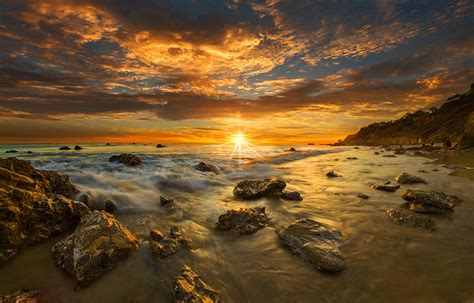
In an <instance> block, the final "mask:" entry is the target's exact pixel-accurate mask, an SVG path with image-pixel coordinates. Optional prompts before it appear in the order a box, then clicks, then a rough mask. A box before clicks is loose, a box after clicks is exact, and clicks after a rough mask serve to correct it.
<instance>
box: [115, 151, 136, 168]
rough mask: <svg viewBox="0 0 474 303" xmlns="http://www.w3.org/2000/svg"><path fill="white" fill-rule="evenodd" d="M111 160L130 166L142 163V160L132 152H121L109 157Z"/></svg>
mask: <svg viewBox="0 0 474 303" xmlns="http://www.w3.org/2000/svg"><path fill="white" fill-rule="evenodd" d="M109 162H118V163H122V164H126V165H128V166H136V165H140V164H141V163H142V160H141V159H140V158H138V157H137V156H135V155H132V154H120V155H118V156H112V157H110V158H109Z"/></svg>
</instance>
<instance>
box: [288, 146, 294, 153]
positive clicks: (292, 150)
mask: <svg viewBox="0 0 474 303" xmlns="http://www.w3.org/2000/svg"><path fill="white" fill-rule="evenodd" d="M288 151H290V152H295V151H296V149H295V148H294V147H292V148H290V149H289V150H288Z"/></svg>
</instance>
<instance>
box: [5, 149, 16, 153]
mask: <svg viewBox="0 0 474 303" xmlns="http://www.w3.org/2000/svg"><path fill="white" fill-rule="evenodd" d="M17 152H18V151H17V150H14V149H10V150H7V151H6V152H5V154H14V153H17Z"/></svg>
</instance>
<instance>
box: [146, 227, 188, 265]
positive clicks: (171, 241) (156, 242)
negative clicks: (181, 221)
mask: <svg viewBox="0 0 474 303" xmlns="http://www.w3.org/2000/svg"><path fill="white" fill-rule="evenodd" d="M148 239H149V242H150V248H151V251H152V253H153V255H154V256H156V257H157V258H160V259H165V258H167V257H169V256H170V255H172V254H174V253H176V251H177V250H178V249H179V248H190V244H189V240H187V239H185V238H183V236H182V235H181V233H180V231H179V229H178V228H177V227H175V226H173V227H171V229H170V232H169V233H168V234H167V235H164V234H163V233H162V232H161V231H160V230H159V229H155V230H152V231H151V232H150V236H149V238H148Z"/></svg>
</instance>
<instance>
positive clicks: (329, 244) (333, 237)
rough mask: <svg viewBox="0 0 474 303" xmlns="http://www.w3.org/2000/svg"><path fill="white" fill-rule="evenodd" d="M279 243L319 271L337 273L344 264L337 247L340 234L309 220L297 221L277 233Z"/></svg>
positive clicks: (341, 242) (340, 243)
mask: <svg viewBox="0 0 474 303" xmlns="http://www.w3.org/2000/svg"><path fill="white" fill-rule="evenodd" d="M278 237H279V238H280V241H281V242H282V243H283V244H284V245H285V246H286V247H288V248H289V249H290V250H291V251H292V252H293V253H294V254H297V255H299V256H301V257H302V258H303V259H305V260H306V261H308V262H309V263H311V264H313V266H315V267H316V268H317V269H318V270H320V271H327V272H338V271H341V270H342V269H344V266H345V262H344V258H343V256H342V253H341V251H340V250H339V247H340V246H341V245H342V244H343V240H342V238H343V237H342V234H341V232H339V231H338V230H335V229H333V228H332V227H330V226H328V225H326V224H323V223H319V222H317V221H314V220H311V219H302V220H298V221H296V222H294V223H292V224H290V225H288V226H287V227H285V228H284V229H283V230H281V231H279V232H278Z"/></svg>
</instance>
